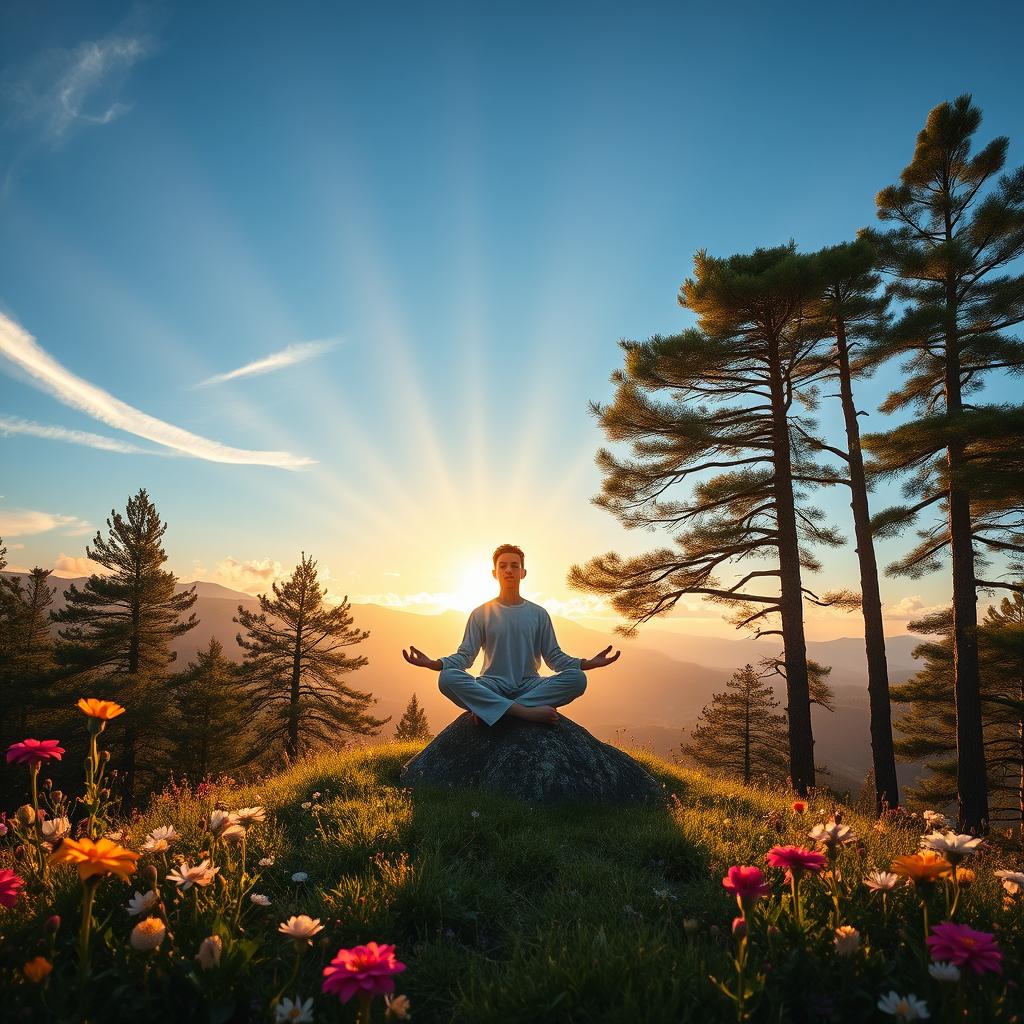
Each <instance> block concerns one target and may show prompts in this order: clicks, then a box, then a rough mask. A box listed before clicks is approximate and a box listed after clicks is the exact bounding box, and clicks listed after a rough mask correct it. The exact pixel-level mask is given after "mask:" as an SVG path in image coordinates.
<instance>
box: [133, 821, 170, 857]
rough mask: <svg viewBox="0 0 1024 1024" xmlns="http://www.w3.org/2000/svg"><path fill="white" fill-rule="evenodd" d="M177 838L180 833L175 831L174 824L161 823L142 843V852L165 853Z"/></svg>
mask: <svg viewBox="0 0 1024 1024" xmlns="http://www.w3.org/2000/svg"><path fill="white" fill-rule="evenodd" d="M177 838H178V833H177V832H175V831H174V826H173V825H161V826H160V827H159V828H155V829H153V831H152V832H150V833H149V835H147V836H146V840H145V842H144V843H143V844H142V852H143V853H163V852H164V850H168V849H170V846H171V843H173V842H174V841H175V840H176V839H177Z"/></svg>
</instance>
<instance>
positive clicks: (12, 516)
mask: <svg viewBox="0 0 1024 1024" xmlns="http://www.w3.org/2000/svg"><path fill="white" fill-rule="evenodd" d="M51 530H59V531H60V532H61V533H63V534H65V535H67V536H69V537H80V536H84V535H85V534H89V533H92V526H91V525H90V524H89V523H88V522H86V521H85V520H84V519H79V518H78V516H67V515H63V514H62V513H59V512H39V511H37V510H35V509H31V508H9V509H0V537H31V536H34V535H35V534H37V533H49V532H50V531H51Z"/></svg>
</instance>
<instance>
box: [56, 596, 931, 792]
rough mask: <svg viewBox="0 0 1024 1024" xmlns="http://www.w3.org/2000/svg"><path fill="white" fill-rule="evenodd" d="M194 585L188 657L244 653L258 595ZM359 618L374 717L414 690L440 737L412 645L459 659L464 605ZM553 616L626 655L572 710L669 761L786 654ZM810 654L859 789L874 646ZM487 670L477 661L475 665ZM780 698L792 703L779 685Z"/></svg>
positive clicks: (185, 640)
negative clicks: (733, 687) (745, 676)
mask: <svg viewBox="0 0 1024 1024" xmlns="http://www.w3.org/2000/svg"><path fill="white" fill-rule="evenodd" d="M54 582H55V583H57V584H58V587H57V593H56V595H55V598H54V604H53V608H59V607H61V606H63V604H64V590H66V589H67V587H68V586H69V585H70V584H71V583H75V584H76V585H78V586H79V587H81V586H82V585H83V584H84V583H85V578H84V577H83V578H81V579H75V580H59V581H58V580H54ZM190 586H194V587H195V588H196V593H197V595H198V600H197V601H196V604H195V609H194V610H195V612H196V615H197V617H198V618H199V620H200V623H199V625H198V626H197V627H196V628H195V629H193V630H191V631H190V632H189V633H186V634H185V635H184V636H182V637H179V638H178V640H177V641H176V642H175V644H174V648H175V650H176V651H177V653H178V664H179V665H184V664H185V663H186V662H187V661H189V660H191V659H192V658H193V657H194V656H195V654H196V652H197V651H198V650H199V649H200V648H203V647H205V646H206V645H207V644H208V642H209V640H210V638H211V637H216V638H217V639H218V640H220V642H221V643H222V644H223V645H224V649H225V652H226V653H227V654H228V656H229V657H232V658H235V659H238V658H239V657H240V654H241V651H240V649H239V647H238V645H237V644H236V642H235V636H236V634H237V633H238V626H237V625H236V624H235V623H233V622H232V618H233V617H234V616H235V615H236V614H237V610H238V606H239V605H240V604H241V605H244V606H245V607H247V608H254V609H255V608H258V606H259V602H258V601H257V599H256V598H255V597H253V596H251V595H250V594H244V593H241V592H239V591H235V590H231V589H229V588H228V587H223V586H221V585H219V584H217V583H208V582H205V581H196V582H195V583H190V584H182V585H181V589H187V588H188V587H190ZM352 615H353V618H354V623H355V625H357V626H358V627H359V628H361V629H367V630H369V631H370V636H369V638H368V639H367V640H366V642H365V643H363V644H361V645H360V646H359V648H358V650H359V653H360V654H363V655H365V656H366V657H367V658H368V659H369V664H368V665H367V666H366V667H365V668H363V669H360V670H359V671H358V672H356V673H355V674H354V675H352V676H349V677H348V679H347V680H346V681H347V683H348V684H349V685H350V686H353V687H355V688H356V689H360V690H368V691H370V692H371V693H373V695H374V696H375V697H376V698H377V708H376V709H375V713H377V714H378V715H380V716H381V717H383V716H386V715H392V716H393V721H392V723H390V724H389V725H388V726H386V727H385V730H384V731H385V733H388V734H390V731H391V730H392V729H393V727H394V724H395V723H396V722H397V721H398V718H399V717H400V716H401V714H402V711H403V710H404V708H405V706H406V704H407V703H408V701H409V697H410V696H411V695H412V694H413V692H415V693H416V695H417V697H418V698H419V700H420V702H421V703H422V705H423V707H424V710H425V711H426V714H427V717H428V719H429V721H430V725H431V728H432V729H433V730H434V731H435V732H436V731H438V730H439V729H441V728H443V727H444V726H445V725H447V724H448V722H450V721H451V720H452V719H453V718H455V717H456V715H458V714H460V713H461V712H460V710H459V709H458V708H456V707H455V706H454V705H452V704H451V702H450V701H448V700H447V699H446V698H445V697H444V696H443V695H442V694H441V693H440V692H439V691H438V689H437V677H436V675H434V673H432V672H427V671H424V670H422V669H414V668H413V667H412V666H410V665H408V664H406V662H405V661H404V660H403V659H402V649H403V648H408V647H409V645H410V644H415V645H416V646H417V647H418V648H420V649H421V650H424V651H426V652H427V653H428V654H429V655H430V656H431V657H435V658H437V657H442V656H444V655H447V654H451V653H452V652H453V651H454V650H455V649H456V648H457V647H458V645H459V642H460V641H461V639H462V633H463V628H464V626H465V619H466V617H465V615H463V614H462V613H461V612H454V611H452V612H443V613H441V614H439V615H419V614H415V613H412V612H405V611H400V610H397V609H394V608H385V607H382V606H380V605H372V604H367V605H353V606H352ZM554 623H555V629H556V632H557V634H558V639H559V643H560V644H561V647H562V649H563V650H564V651H566V652H567V653H569V654H573V655H578V656H580V657H591V656H593V655H594V654H596V653H597V652H598V651H600V650H601V649H603V648H604V647H606V646H607V645H608V644H609V643H614V644H615V646H616V647H617V648H620V649H621V650H622V658H621V659H620V660H619V661H618V662H617V663H616V664H614V665H611V666H609V667H608V668H604V669H601V670H599V671H595V672H591V673H589V675H588V680H589V682H588V687H587V692H586V694H585V695H584V696H583V697H582V698H580V699H579V700H577V701H576V702H575V703H573V704H571V705H569V706H568V707H566V708H565V709H564V710H565V712H566V714H567V715H568V716H569V717H571V718H572V719H574V720H575V721H578V722H579V723H580V724H581V725H583V726H584V727H585V728H587V729H589V730H590V731H591V732H593V733H594V735H596V736H598V737H599V738H601V739H603V740H607V741H612V740H617V739H618V740H620V741H624V742H626V743H628V744H630V745H635V746H647V747H650V749H651V750H653V751H654V752H655V753H658V754H660V755H662V756H671V755H672V753H673V751H674V749H675V748H677V747H678V746H679V744H680V743H681V742H682V741H683V739H684V738H685V732H686V731H687V730H689V728H691V727H692V726H693V724H694V722H695V721H696V720H697V717H698V716H699V715H700V711H701V708H702V707H703V706H704V705H705V704H707V703H708V702H709V701H710V700H711V697H712V694H714V693H715V692H716V691H719V690H721V689H722V688H723V685H724V683H725V681H726V679H728V678H729V676H730V675H731V674H732V672H733V671H735V670H736V669H737V668H739V667H741V666H742V665H744V664H745V663H746V662H751V663H752V664H756V663H757V660H758V659H759V658H761V657H764V656H771V655H774V654H776V653H777V652H778V651H779V649H780V645H779V644H778V643H772V642H770V641H766V640H760V641H758V640H747V639H742V638H737V639H735V640H730V639H727V638H721V637H700V636H687V635H682V634H677V633H673V632H670V631H668V630H665V629H660V630H659V629H657V628H650V629H645V630H642V631H641V634H640V635H639V636H638V637H636V638H635V639H623V638H621V637H617V636H615V635H612V634H609V633H604V632H599V631H597V630H593V629H589V628H587V627H585V626H581V625H580V624H579V623H576V622H572V621H571V620H568V619H563V618H559V617H557V616H555V617H554ZM918 643H920V638H919V637H915V636H912V635H910V634H905V635H903V636H893V637H889V638H887V653H888V660H889V669H890V679H891V681H892V682H900V681H902V680H904V679H906V678H908V677H909V676H910V675H912V674H913V672H914V671H915V665H914V659H913V657H912V656H911V651H912V649H913V648H914V647H915V646H916V645H917V644H918ZM807 653H808V656H809V657H811V658H813V659H814V660H815V661H819V662H821V663H822V664H825V665H831V666H832V676H831V681H832V685H833V689H834V690H835V694H836V710H835V711H834V712H832V713H829V712H827V711H822V710H821V709H820V708H817V707H815V708H814V709H813V719H814V736H815V741H816V742H815V759H816V761H817V762H818V763H819V764H824V765H827V766H828V767H829V768H830V770H831V772H832V776H831V777H830V779H829V781H830V782H831V783H832V784H834V785H837V786H843V787H847V786H848V787H851V788H856V787H858V786H859V785H860V782H861V781H862V780H863V778H864V776H865V775H866V773H867V771H868V769H869V767H870V746H869V743H870V740H869V731H868V704H867V682H866V680H867V674H866V660H865V654H864V641H863V640H862V639H860V638H856V637H843V638H841V639H838V640H826V641H811V642H809V643H808V644H807ZM479 665H480V662H479V661H478V663H477V666H476V667H477V668H479ZM779 696H780V698H782V692H781V690H780V691H779ZM782 702H783V701H782V700H781V699H780V703H782ZM914 774H916V773H915V771H914V769H913V768H912V767H911V768H909V769H908V768H906V767H905V766H901V775H904V776H906V777H907V778H910V777H913V775H914Z"/></svg>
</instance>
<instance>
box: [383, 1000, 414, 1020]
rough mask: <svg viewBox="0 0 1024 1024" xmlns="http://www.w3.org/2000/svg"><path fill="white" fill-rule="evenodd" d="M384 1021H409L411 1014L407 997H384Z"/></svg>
mask: <svg viewBox="0 0 1024 1024" xmlns="http://www.w3.org/2000/svg"><path fill="white" fill-rule="evenodd" d="M384 1005H385V1007H387V1009H385V1011H384V1019H385V1020H411V1019H412V1013H411V1012H410V1010H411V1007H410V1005H409V997H408V996H385V997H384Z"/></svg>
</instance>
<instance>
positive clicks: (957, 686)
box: [864, 96, 1024, 832]
mask: <svg viewBox="0 0 1024 1024" xmlns="http://www.w3.org/2000/svg"><path fill="white" fill-rule="evenodd" d="M980 123H981V112H980V111H979V110H978V108H977V107H975V106H974V105H973V104H972V103H971V98H970V96H960V97H958V98H957V99H956V100H955V101H954V102H953V103H942V104H940V105H939V106H937V107H935V108H934V109H933V110H932V111H931V113H929V115H928V119H927V121H926V123H925V126H924V128H923V130H922V131H921V132H920V133H919V134H918V137H917V145H916V148H915V150H914V156H913V159H912V160H911V162H910V164H908V165H907V167H906V168H905V169H904V170H903V173H902V175H901V181H900V184H898V185H892V186H889V187H888V188H884V189H882V191H881V192H879V193H878V196H877V206H878V216H879V218H880V219H882V220H884V221H890V222H894V223H895V224H896V227H895V228H894V229H893V230H891V231H888V232H884V233H882V232H871V233H870V234H871V237H872V240H873V242H874V244H875V246H876V249H877V251H878V253H879V256H880V260H881V266H882V267H883V269H885V270H886V271H888V272H889V273H890V274H892V275H893V277H894V280H893V283H892V284H891V286H890V292H891V294H892V295H893V296H895V297H896V298H897V299H898V300H900V301H901V302H903V303H904V304H905V308H904V311H903V313H902V315H901V316H900V317H899V318H898V320H897V321H896V322H895V323H894V324H893V325H892V327H891V329H890V330H889V331H887V332H886V334H885V335H884V337H883V338H882V339H881V341H880V342H879V343H878V344H877V345H876V346H874V347H873V352H872V353H871V355H872V358H874V359H876V360H880V359H885V358H889V357H892V356H909V360H908V362H907V364H906V370H907V376H906V378H905V379H904V381H903V383H902V384H901V386H900V387H899V388H897V389H896V390H895V391H893V392H892V393H891V394H890V395H889V396H888V398H887V399H886V401H885V403H884V404H883V405H882V407H881V408H882V411H883V412H886V413H892V412H896V411H898V410H901V409H910V410H913V411H914V413H915V416H914V419H913V420H912V421H911V422H909V423H907V424H905V425H903V426H899V427H896V428H895V429H893V430H890V431H888V432H886V433H884V434H876V435H871V436H869V437H866V438H865V439H864V445H865V448H866V449H867V450H868V451H870V452H871V454H872V455H873V456H874V458H875V460H876V463H877V464H876V466H875V472H876V473H877V475H879V476H883V477H888V476H892V475H902V474H907V473H910V474H912V476H911V477H910V479H909V481H908V483H907V486H906V488H905V493H906V495H907V497H908V498H909V499H911V500H912V503H910V504H907V505H902V506H898V507H896V508H893V509H888V510H886V511H884V512H882V513H881V514H880V515H879V516H877V517H876V519H875V526H876V532H881V533H883V534H890V533H895V532H898V531H900V530H901V529H903V528H904V527H905V526H908V525H910V524H911V523H913V522H914V521H915V520H917V518H918V517H919V515H920V514H921V513H922V512H924V511H925V510H927V509H933V510H935V511H938V512H939V513H940V516H941V518H940V519H939V521H937V522H933V523H932V525H931V526H930V527H928V528H926V529H925V530H923V531H922V532H921V533H920V535H919V536H920V537H921V542H920V543H919V544H918V545H917V546H916V547H915V548H914V549H913V550H912V551H911V552H909V553H908V554H907V555H906V556H905V557H903V558H902V559H900V560H899V561H897V562H896V563H894V564H893V565H891V566H889V568H888V570H887V571H888V572H890V573H892V574H896V575H905V576H909V577H911V578H917V577H918V576H920V575H922V574H923V573H925V572H929V571H932V570H933V569H935V568H936V567H937V566H938V565H939V564H941V557H942V555H943V554H944V553H945V551H946V550H947V549H948V552H949V557H950V560H951V563H952V590H953V626H952V629H953V663H954V692H955V703H956V741H957V748H956V749H957V796H958V800H959V806H960V821H959V827H960V829H961V830H963V831H969V832H981V831H982V830H983V829H984V828H985V827H986V822H987V820H988V816H989V813H988V792H987V787H986V771H985V744H984V737H983V729H982V707H981V690H980V669H979V660H978V639H977V588H978V586H979V585H982V586H987V587H993V586H995V587H1002V586H1006V584H1005V583H1002V582H996V581H982V580H979V579H978V576H977V569H978V566H977V564H976V558H975V545H977V546H978V548H979V549H980V550H981V551H989V552H995V553H998V554H1004V553H1007V552H1013V553H1018V554H1019V553H1020V552H1021V551H1022V550H1024V548H1022V547H1021V544H1022V540H1024V538H1022V536H1021V532H1020V529H1019V518H1020V517H1019V510H1020V506H1021V504H1022V501H1024V478H1022V475H1021V473H1020V468H1021V457H1020V449H1021V443H1022V440H1024V407H1020V406H1018V407H1008V406H999V405H978V404H975V403H973V402H972V400H971V396H972V395H973V394H976V393H977V392H978V391H980V390H981V388H982V387H983V384H984V379H985V377H986V375H987V374H988V373H989V372H990V371H993V370H999V369H1002V370H1009V371H1010V372H1013V373H1020V372H1021V371H1022V370H1024V343H1022V342H1021V341H1020V340H1018V339H1016V338H1013V337H1011V336H1009V335H1008V334H1007V330H1008V329H1009V328H1011V327H1013V326H1014V325H1016V324H1019V323H1021V322H1022V321H1024V276H1022V275H1019V274H1018V275H1013V274H1006V273H1003V274H1001V275H1000V274H999V272H1000V271H1005V270H1006V268H1007V267H1008V266H1009V265H1010V264H1012V263H1013V261H1014V260H1016V259H1018V258H1019V257H1020V256H1021V255H1024V168H1021V169H1018V170H1016V171H1014V172H1013V173H1012V174H1008V175H1002V176H1000V177H999V179H998V181H993V179H994V176H995V175H997V174H999V172H1000V171H1001V170H1002V168H1003V166H1004V164H1005V162H1006V151H1007V147H1008V145H1009V141H1008V140H1007V139H1006V138H997V139H995V140H993V141H992V142H990V143H989V144H988V145H987V146H985V147H984V148H983V149H982V150H980V151H979V152H977V153H975V154H973V155H972V153H971V140H972V136H973V135H974V133H975V132H976V131H977V129H978V126H979V124H980ZM1007 516H1009V517H1011V519H1013V520H1015V521H1016V523H1017V525H1016V526H1010V525H1009V524H1008V523H1007Z"/></svg>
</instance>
